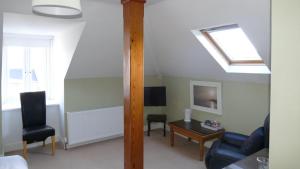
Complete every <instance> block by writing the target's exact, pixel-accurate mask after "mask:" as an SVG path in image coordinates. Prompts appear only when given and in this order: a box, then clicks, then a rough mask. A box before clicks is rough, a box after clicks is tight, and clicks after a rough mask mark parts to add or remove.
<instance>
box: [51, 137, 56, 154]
mask: <svg viewBox="0 0 300 169" xmlns="http://www.w3.org/2000/svg"><path fill="white" fill-rule="evenodd" d="M51 140H52V155H53V156H54V155H55V144H56V143H55V136H51Z"/></svg>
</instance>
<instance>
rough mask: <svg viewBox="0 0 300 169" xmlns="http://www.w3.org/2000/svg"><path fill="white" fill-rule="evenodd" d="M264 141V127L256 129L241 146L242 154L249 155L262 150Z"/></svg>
mask: <svg viewBox="0 0 300 169" xmlns="http://www.w3.org/2000/svg"><path fill="white" fill-rule="evenodd" d="M264 139H265V137H264V127H260V128H258V129H256V130H255V131H254V132H253V133H252V134H251V135H250V137H249V138H248V139H247V140H246V141H245V142H244V144H243V145H242V147H241V151H242V153H243V154H245V155H250V154H253V153H255V152H257V151H259V150H261V149H263V148H264V143H265V141H264Z"/></svg>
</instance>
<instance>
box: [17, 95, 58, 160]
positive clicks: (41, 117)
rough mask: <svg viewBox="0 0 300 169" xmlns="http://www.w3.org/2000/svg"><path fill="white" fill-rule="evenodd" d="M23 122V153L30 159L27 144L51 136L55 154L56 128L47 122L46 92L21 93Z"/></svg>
mask: <svg viewBox="0 0 300 169" xmlns="http://www.w3.org/2000/svg"><path fill="white" fill-rule="evenodd" d="M20 98H21V111H22V122H23V154H24V158H26V159H28V153H27V144H31V143H35V142H41V141H43V145H44V146H45V140H46V139H47V138H48V137H51V140H52V155H54V154H55V129H54V128H53V127H51V126H48V125H47V124H46V93H45V91H42V92H26V93H21V94H20Z"/></svg>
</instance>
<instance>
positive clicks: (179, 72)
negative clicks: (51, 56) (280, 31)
mask: <svg viewBox="0 0 300 169" xmlns="http://www.w3.org/2000/svg"><path fill="white" fill-rule="evenodd" d="M149 2H150V3H151V4H150V3H149V4H150V5H148V6H147V7H146V9H145V74H146V75H158V76H159V75H165V76H183V77H190V78H196V79H201V78H203V79H204V78H205V79H212V80H234V81H251V82H264V83H267V82H268V81H269V76H268V75H253V74H227V73H225V72H224V70H223V69H222V68H221V67H220V66H219V65H218V64H217V62H216V61H215V60H214V59H213V58H212V57H211V56H210V55H209V54H208V52H207V51H206V50H205V49H204V48H203V47H202V45H201V44H200V43H199V41H198V40H197V39H196V38H195V37H194V36H193V34H192V33H191V30H193V29H200V28H205V27H211V26H216V25H223V24H228V23H237V24H239V25H240V26H241V27H242V28H243V29H244V31H245V32H246V33H247V35H248V36H249V37H250V39H251V41H252V42H253V43H254V45H255V46H256V48H257V49H258V52H259V54H260V55H261V56H262V57H263V59H264V60H265V62H266V63H267V65H270V52H269V51H270V0H243V1H241V0H226V1H220V0H150V1H149ZM0 3H1V4H0V5H1V6H2V7H3V8H4V10H5V11H6V12H20V13H28V14H31V6H30V5H31V1H30V0H22V1H21V2H20V1H19V0H10V1H5V2H3V1H2V2H1V1H0ZM2 3H4V4H2ZM82 8H83V17H82V18H80V19H75V20H84V21H86V27H85V30H84V32H83V33H82V37H81V40H80V41H79V43H78V47H77V49H76V51H75V54H74V57H73V60H72V62H71V64H70V68H69V70H68V74H67V78H87V77H111V76H122V67H123V65H122V48H123V47H122V44H123V16H122V14H123V13H122V5H121V4H120V0H82ZM66 21H67V20H66Z"/></svg>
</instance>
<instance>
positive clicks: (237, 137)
mask: <svg viewBox="0 0 300 169" xmlns="http://www.w3.org/2000/svg"><path fill="white" fill-rule="evenodd" d="M248 138H249V136H246V135H243V134H238V133H233V132H225V134H224V135H223V138H222V141H223V142H225V143H227V144H231V145H234V146H237V147H241V146H242V145H243V143H244V142H245V141H246V140H247V139H248Z"/></svg>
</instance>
